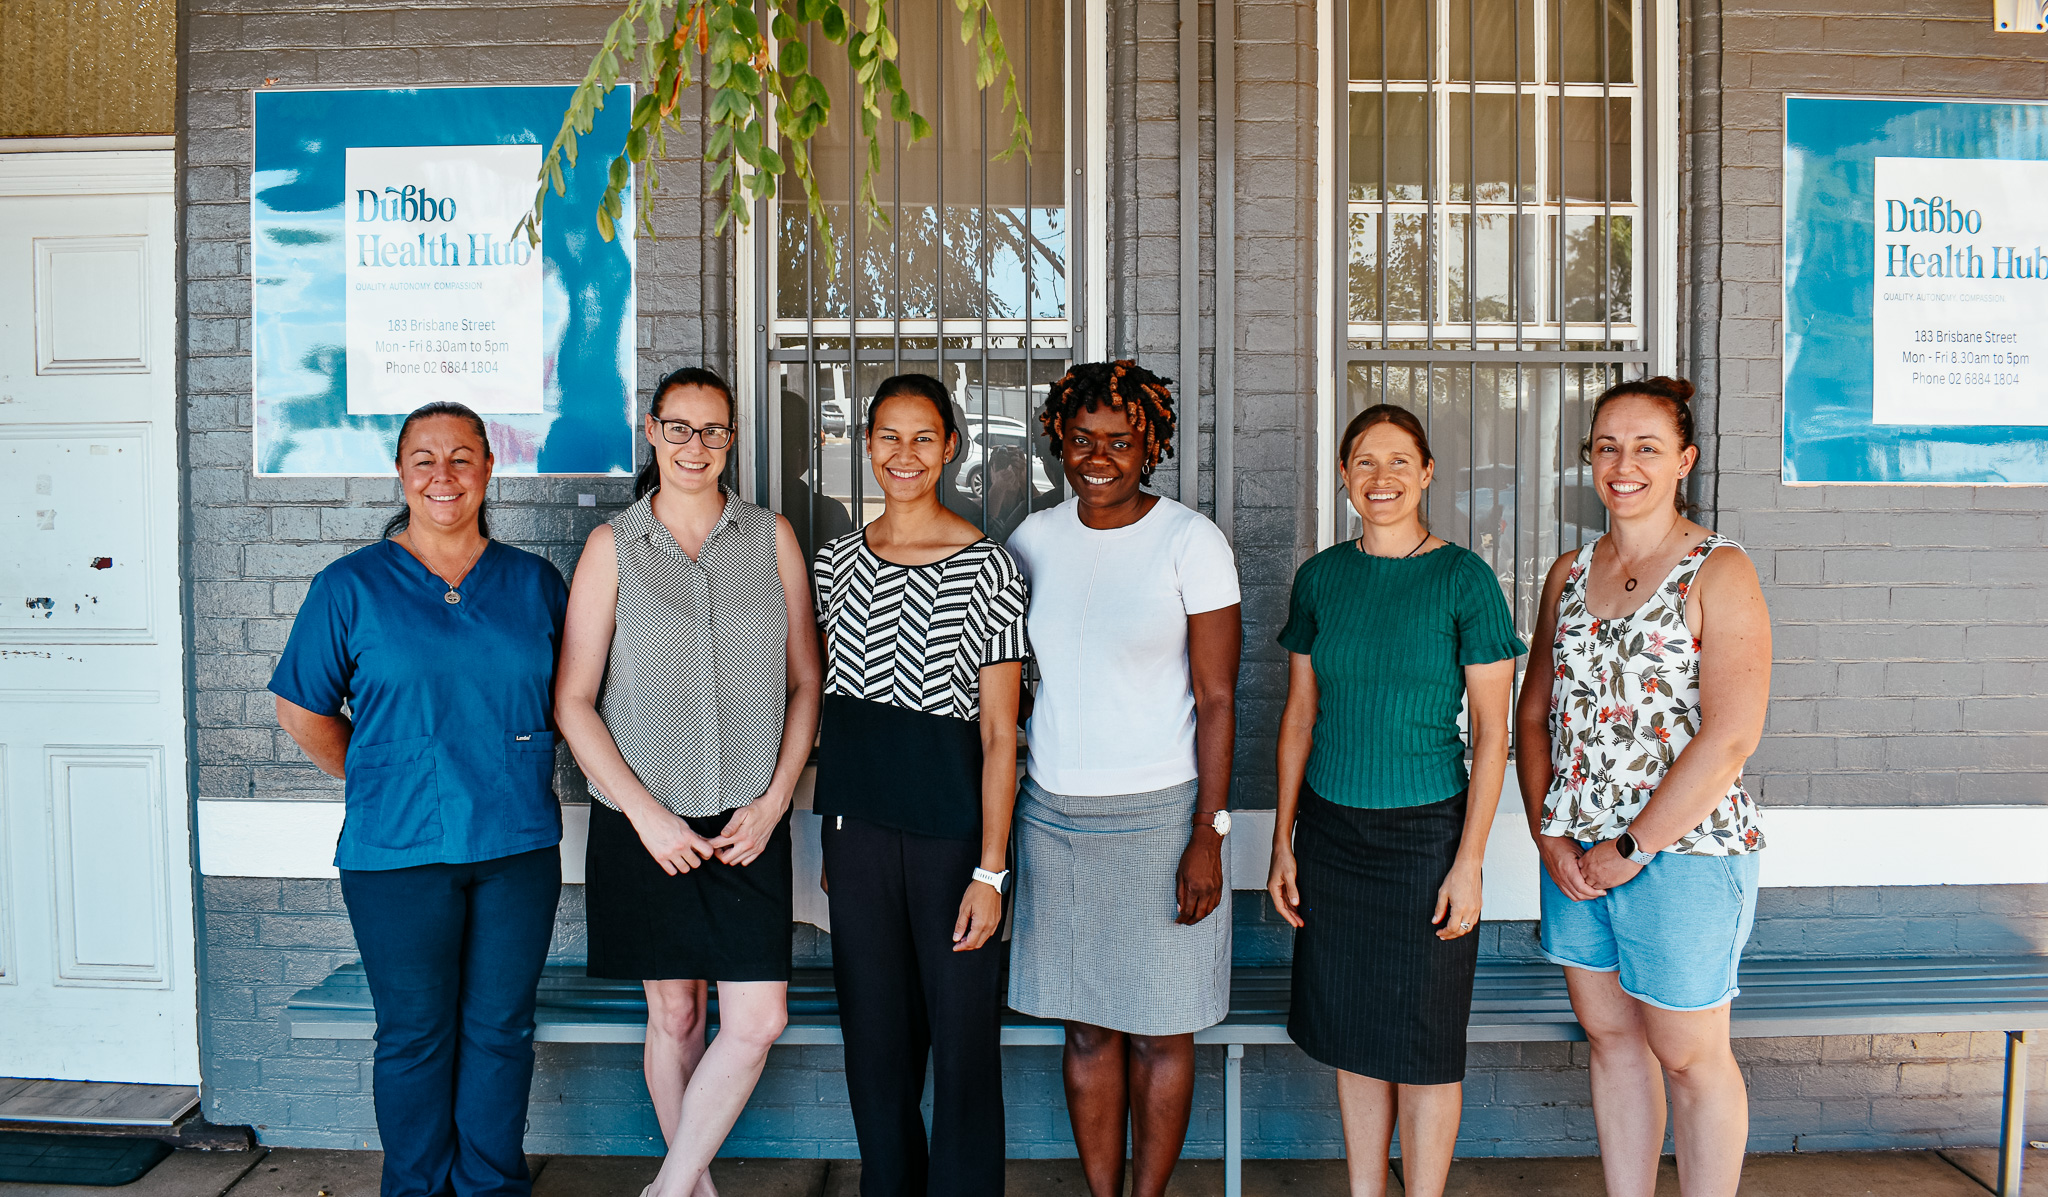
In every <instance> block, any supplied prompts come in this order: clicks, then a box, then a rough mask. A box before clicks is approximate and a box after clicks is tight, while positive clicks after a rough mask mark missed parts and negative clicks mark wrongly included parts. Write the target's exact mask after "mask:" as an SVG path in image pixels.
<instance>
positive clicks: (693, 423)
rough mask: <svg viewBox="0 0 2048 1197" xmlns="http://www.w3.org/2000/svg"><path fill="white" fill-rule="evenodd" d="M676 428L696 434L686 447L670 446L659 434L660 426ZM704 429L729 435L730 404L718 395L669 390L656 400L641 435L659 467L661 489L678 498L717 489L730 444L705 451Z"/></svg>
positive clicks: (701, 389)
mask: <svg viewBox="0 0 2048 1197" xmlns="http://www.w3.org/2000/svg"><path fill="white" fill-rule="evenodd" d="M678 424H687V425H689V426H690V427H691V428H693V429H696V430H697V432H696V435H693V436H691V437H690V439H689V441H688V443H686V444H681V445H677V444H672V443H670V442H669V440H668V439H667V437H666V436H665V435H664V434H663V426H664V425H668V426H671V427H674V426H675V425H678ZM706 428H723V429H726V430H727V431H728V433H730V430H731V428H732V404H730V403H729V402H727V401H726V398H725V395H724V394H722V393H721V392H719V391H716V390H714V389H712V388H711V387H705V386H695V385H685V386H673V387H670V388H669V389H668V390H666V391H663V392H662V393H661V395H660V396H659V397H657V398H656V400H655V403H654V410H653V411H651V412H649V413H648V414H647V426H646V428H644V429H643V430H642V431H643V432H644V434H645V435H646V437H647V444H648V446H649V447H651V448H652V449H653V450H654V460H655V461H656V462H657V463H658V464H659V465H660V467H661V485H662V487H663V489H668V488H670V487H673V488H675V490H676V491H677V492H679V493H682V494H700V493H703V492H705V491H715V490H717V489H718V478H719V475H721V474H723V473H724V472H725V460H726V458H727V457H728V456H730V455H731V454H732V442H731V441H730V440H728V441H727V442H726V443H725V445H724V446H723V447H721V448H717V449H712V448H708V447H706V445H705V444H704V437H703V431H704V429H706Z"/></svg>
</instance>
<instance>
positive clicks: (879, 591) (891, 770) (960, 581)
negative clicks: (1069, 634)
mask: <svg viewBox="0 0 2048 1197" xmlns="http://www.w3.org/2000/svg"><path fill="white" fill-rule="evenodd" d="M814 576H815V585H816V587H817V596H818V623H819V624H820V626H822V627H823V628H824V630H825V695H824V704H823V710H822V711H821V712H820V717H821V723H820V726H819V735H818V778H817V788H816V790H815V791H814V794H813V798H812V809H813V810H815V811H817V812H818V813H819V814H821V815H826V816H834V815H838V816H846V815H851V816H854V817H856V818H861V819H866V820H868V821H870V822H875V823H880V824H882V825H883V826H886V827H894V828H897V829H899V830H903V831H909V832H914V833H916V834H918V835H928V836H938V837H941V838H945V839H957V840H974V839H979V838H980V836H981V765H982V761H981V669H982V667H983V666H984V665H995V664H998V663H1000V662H1003V661H1021V660H1023V659H1024V658H1025V657H1026V656H1027V655H1028V654H1029V652H1030V650H1031V645H1030V642H1029V641H1028V640H1027V638H1026V636H1025V632H1024V613H1025V611H1026V609H1027V608H1028V607H1029V606H1030V595H1029V594H1028V593H1027V591H1026V588H1025V585H1024V575H1023V573H1022V572H1021V571H1020V570H1018V568H1017V563H1016V561H1014V560H1013V559H1012V558H1011V557H1010V554H1009V552H1008V551H1007V550H1005V549H1004V548H1003V547H1002V546H1001V545H999V544H997V543H996V542H995V541H993V540H979V541H976V542H975V543H973V544H971V545H968V546H967V547H966V548H964V549H961V550H960V551H959V552H957V553H955V554H953V555H952V556H951V557H948V558H946V559H945V560H943V561H934V562H932V563H931V564H929V565H897V564H895V563H894V562H890V561H884V560H883V559H882V558H880V557H878V556H876V555H875V552H874V550H872V549H870V548H868V543H867V536H866V534H865V533H863V532H855V533H852V534H851V535H848V536H842V537H840V538H839V539H837V540H834V541H833V542H832V543H830V544H828V545H826V546H825V547H824V548H822V549H819V550H818V557H817V561H816V571H815V575H814Z"/></svg>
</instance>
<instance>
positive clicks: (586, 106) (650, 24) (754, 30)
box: [518, 0, 1031, 270]
mask: <svg viewBox="0 0 2048 1197" xmlns="http://www.w3.org/2000/svg"><path fill="white" fill-rule="evenodd" d="M852 2H853V0H848V4H851V3H852ZM862 3H864V4H865V6H866V8H865V11H864V12H863V13H862V16H861V20H860V23H859V25H858V26H855V25H854V24H853V23H852V21H851V19H850V18H849V15H848V12H847V7H846V6H842V4H841V3H840V0H766V3H765V6H764V7H765V9H766V11H767V12H768V13H769V21H768V27H767V29H766V30H763V28H762V26H761V20H760V17H759V16H758V15H757V13H756V10H755V7H754V5H753V4H751V3H748V2H746V0H688V2H682V0H626V9H625V11H624V12H622V13H620V14H619V16H618V18H617V19H615V20H614V21H613V22H612V24H611V27H610V28H609V29H608V30H606V32H605V37H604V42H603V43H602V44H601V45H600V46H599V47H598V51H597V54H596V56H595V57H594V58H592V59H591V63H590V70H589V71H588V72H587V73H585V75H584V77H583V82H582V83H581V84H579V85H577V88H576V91H575V94H574V95H572V96H571V97H570V99H569V107H568V110H567V111H566V112H564V113H563V115H562V127H561V130H560V131H559V132H558V133H556V134H555V140H554V144H553V145H551V146H549V147H548V152H547V156H546V157H545V158H544V159H543V160H542V162H541V169H540V179H539V187H538V189H537V190H536V192H535V194H534V198H533V210H532V211H531V212H529V213H528V214H527V215H526V217H525V219H524V220H522V221H521V222H520V225H519V230H518V231H523V232H524V233H525V234H526V236H527V237H528V239H529V240H530V241H531V242H533V243H535V244H538V242H539V240H540V220H541V212H542V209H543V208H544V206H545V205H546V203H547V197H548V190H549V189H550V188H553V190H554V193H555V194H556V195H558V196H559V195H563V194H565V193H566V182H565V179H564V166H563V164H564V163H565V162H566V163H567V165H568V166H570V167H574V166H575V165H576V146H577V142H578V139H579V138H581V137H582V136H583V135H584V134H586V133H588V132H590V130H591V127H592V125H593V124H594V123H595V121H596V119H597V114H598V112H599V111H600V110H602V109H603V108H604V104H605V99H606V97H608V96H609V95H610V94H611V92H612V90H613V88H615V87H616V86H618V84H619V83H620V82H621V81H622V80H624V79H625V78H627V76H628V74H629V73H630V72H632V71H634V69H635V68H637V69H638V88H637V90H638V92H639V99H638V100H636V101H635V102H634V104H633V111H632V117H631V120H630V121H629V122H628V125H627V131H626V144H625V148H624V149H623V150H622V151H621V152H620V153H619V154H618V155H617V156H616V157H614V158H613V159H612V162H611V166H610V170H609V173H608V175H607V177H606V183H605V192H604V198H603V199H602V200H601V201H600V202H599V204H598V208H597V229H598V232H599V233H600V234H601V235H602V236H603V237H604V238H605V239H606V240H607V241H609V240H611V239H612V237H614V236H615V235H616V234H617V231H618V225H619V222H620V221H621V220H622V219H623V218H624V211H625V190H626V184H627V180H628V179H629V178H631V177H632V176H633V173H634V172H633V171H632V169H631V168H632V167H633V166H638V167H640V171H639V176H638V183H637V195H636V197H635V198H636V204H637V206H638V208H639V211H640V221H641V226H642V228H643V229H645V230H646V232H647V234H648V235H649V236H650V237H651V236H653V234H654V223H653V217H652V212H653V205H652V204H651V203H649V199H650V197H651V196H652V195H653V193H654V192H655V191H656V190H657V189H659V188H660V186H661V177H660V174H659V172H658V170H657V169H656V166H655V163H656V161H657V160H658V159H663V158H666V157H667V156H668V141H667V136H668V132H669V131H670V130H674V131H675V132H677V133H686V132H687V130H686V127H685V125H684V123H683V121H684V112H683V108H682V95H683V91H684V89H686V88H688V87H690V86H691V85H692V84H693V83H695V82H696V81H697V76H696V73H695V68H696V67H697V65H698V63H699V60H701V66H702V71H703V85H704V93H705V97H706V103H705V105H704V112H703V117H702V120H703V125H704V131H705V142H704V160H705V162H707V163H709V164H711V165H712V166H713V167H714V168H715V169H714V170H713V172H712V178H711V187H712V190H713V191H714V192H715V193H718V192H722V193H723V195H724V197H725V209H724V211H723V212H721V213H720V214H719V217H718V224H717V229H718V231H720V232H723V231H724V230H725V227H726V224H727V222H728V221H731V220H733V219H735V218H736V219H738V220H739V222H740V223H741V224H745V223H746V222H747V219H748V213H749V211H750V209H751V205H752V204H753V202H754V201H756V200H767V199H773V198H774V197H775V194H776V180H777V179H778V177H779V176H781V175H783V174H784V173H788V174H792V175H794V176H795V178H796V180H797V183H798V184H799V185H800V186H801V187H802V188H803V190H804V201H805V205H806V208H807V210H808V211H809V214H810V220H811V225H812V228H813V229H814V230H815V231H817V232H818V233H819V234H820V236H819V238H818V242H819V244H820V246H821V249H822V253H823V257H824V259H825V265H826V268H827V269H828V270H830V269H831V268H832V260H833V252H834V250H833V243H832V239H831V238H830V237H829V236H825V235H823V234H824V231H825V228H826V225H827V221H826V216H825V206H824V203H823V201H822V199H821V198H820V197H819V194H818V182H817V177H816V175H815V174H814V173H813V171H812V165H811V153H810V143H811V139H812V138H813V137H814V136H816V135H817V133H818V131H819V130H821V129H823V128H825V126H826V125H827V123H828V122H829V121H830V120H831V118H832V101H831V96H830V94H829V93H828V92H827V90H826V88H825V84H824V82H823V81H822V80H820V79H819V78H818V76H817V75H816V74H814V73H813V72H812V70H811V66H812V63H811V56H810V45H811V43H812V39H811V38H809V37H808V36H807V35H808V34H809V32H810V31H812V30H815V31H816V33H817V35H818V38H820V39H822V41H823V42H824V43H826V44H831V45H837V46H844V47H845V48H846V56H847V61H848V62H849V63H850V64H851V66H852V69H853V78H854V88H855V94H854V97H853V99H854V102H855V103H856V105H857V106H858V108H859V110H860V131H861V136H862V137H864V138H866V139H867V143H868V153H867V164H866V169H865V170H864V171H863V172H862V175H861V182H860V192H859V195H860V203H861V205H862V207H863V208H865V210H866V211H867V214H868V219H869V221H870V223H871V224H886V223H887V222H888V216H887V214H886V213H885V212H884V210H883V208H882V206H881V204H880V202H879V201H878V200H877V199H876V197H875V176H876V175H877V174H878V173H880V171H881V168H882V149H881V134H882V128H883V123H882V122H883V117H884V114H885V113H886V115H887V117H888V119H889V120H890V121H894V122H901V123H903V124H907V125H909V126H910V139H911V140H912V141H913V142H916V141H919V140H921V139H923V138H925V137H928V136H930V135H931V131H932V128H931V123H930V122H929V121H927V120H925V118H924V117H922V116H920V115H919V114H918V113H917V111H916V109H915V108H914V107H912V105H911V102H910V93H909V92H908V91H906V90H905V89H904V86H903V71H902V68H901V66H900V65H899V63H898V54H899V51H900V49H901V47H900V46H899V45H898V43H897V40H896V35H895V33H894V32H892V31H891V30H890V28H889V18H888V8H887V4H886V0H862ZM954 7H955V8H957V9H958V10H959V13H960V40H961V42H962V43H963V44H967V45H971V46H973V47H974V52H975V56H974V82H975V86H976V87H978V88H980V89H982V90H987V89H988V88H989V87H990V86H991V85H993V84H994V83H995V81H996V79H997V78H998V77H1001V78H1002V80H1003V92H1002V105H1003V106H1004V107H1006V108H1008V109H1009V110H1010V112H1011V125H1010V142H1009V145H1008V146H1007V147H1006V148H1005V149H1004V150H1003V151H1002V153H1001V154H999V155H997V156H998V157H999V158H1003V157H1008V156H1009V155H1011V154H1014V153H1022V154H1024V155H1025V157H1026V158H1027V159H1028V158H1029V157H1030V154H1031V124H1030V121H1029V120H1028V118H1027V116H1026V114H1025V112H1024V107H1023V105H1022V104H1021V103H1020V102H1019V100H1018V96H1017V76H1016V72H1015V70H1014V69H1012V67H1011V65H1010V59H1009V54H1008V52H1007V51H1006V50H1005V49H1004V47H1003V35H1002V31H1001V30H1000V29H999V28H998V27H997V24H996V18H995V13H994V12H993V11H992V10H991V8H990V0H954ZM778 146H780V149H778ZM785 150H786V151H787V153H788V158H787V160H785V159H784V157H783V151H785Z"/></svg>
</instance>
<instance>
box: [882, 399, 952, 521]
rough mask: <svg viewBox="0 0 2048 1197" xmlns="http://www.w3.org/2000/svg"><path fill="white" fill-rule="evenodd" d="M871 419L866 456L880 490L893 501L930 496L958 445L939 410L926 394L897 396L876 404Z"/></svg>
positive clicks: (913, 499) (909, 500)
mask: <svg viewBox="0 0 2048 1197" xmlns="http://www.w3.org/2000/svg"><path fill="white" fill-rule="evenodd" d="M870 420H871V425H870V427H869V429H868V457H869V458H870V460H872V461H873V462H874V467H875V482H876V483H877V484H878V485H880V486H881V488H882V494H883V495H884V496H886V497H887V498H888V500H889V501H890V502H892V503H905V502H914V501H916V500H920V499H922V498H924V497H925V496H926V495H928V494H930V493H931V492H932V490H933V489H934V488H936V487H937V486H938V485H939V476H940V475H941V474H942V473H943V472H944V471H945V468H946V463H947V462H948V461H951V460H952V459H953V452H954V450H955V449H957V448H959V438H958V437H957V436H956V437H949V436H947V435H946V422H945V420H944V419H942V418H941V417H940V415H939V409H938V408H937V407H936V406H935V405H934V404H933V403H932V401H931V400H929V399H926V398H925V397H924V396H922V395H916V394H896V395H891V396H889V397H888V398H887V399H884V400H882V401H881V402H880V403H879V404H877V405H876V406H875V408H874V411H873V414H872V415H871V416H870Z"/></svg>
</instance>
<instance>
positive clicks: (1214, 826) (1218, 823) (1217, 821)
mask: <svg viewBox="0 0 2048 1197" xmlns="http://www.w3.org/2000/svg"><path fill="white" fill-rule="evenodd" d="M1195 826H1197V827H1207V828H1209V829H1210V830H1211V831H1214V832H1215V833H1216V834H1217V836H1219V837H1221V836H1227V835H1229V834H1230V812H1229V811H1227V810H1219V811H1217V812H1216V813H1215V814H1213V815H1211V816H1209V817H1208V818H1207V819H1204V818H1203V817H1202V816H1201V815H1199V814H1198V815H1196V816H1195Z"/></svg>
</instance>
